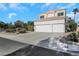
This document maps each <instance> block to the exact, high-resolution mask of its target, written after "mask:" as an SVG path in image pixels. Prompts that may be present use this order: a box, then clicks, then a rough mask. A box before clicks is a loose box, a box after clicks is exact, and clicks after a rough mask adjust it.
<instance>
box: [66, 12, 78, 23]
mask: <svg viewBox="0 0 79 59" xmlns="http://www.w3.org/2000/svg"><path fill="white" fill-rule="evenodd" d="M67 16H68V17H71V18H72V19H74V14H73V12H71V13H69V14H67ZM75 18H76V21H78V22H79V13H77V14H76V17H75Z"/></svg>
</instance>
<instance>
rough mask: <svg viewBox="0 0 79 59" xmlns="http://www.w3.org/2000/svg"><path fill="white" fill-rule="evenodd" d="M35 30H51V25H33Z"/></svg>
mask: <svg viewBox="0 0 79 59" xmlns="http://www.w3.org/2000/svg"><path fill="white" fill-rule="evenodd" d="M35 31H36V32H52V25H46V24H45V25H44V24H43V25H36V26H35Z"/></svg>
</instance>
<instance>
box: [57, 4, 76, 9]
mask: <svg viewBox="0 0 79 59" xmlns="http://www.w3.org/2000/svg"><path fill="white" fill-rule="evenodd" d="M75 4H76V3H67V5H66V6H60V5H58V6H57V9H66V8H71V7H74V6H75Z"/></svg>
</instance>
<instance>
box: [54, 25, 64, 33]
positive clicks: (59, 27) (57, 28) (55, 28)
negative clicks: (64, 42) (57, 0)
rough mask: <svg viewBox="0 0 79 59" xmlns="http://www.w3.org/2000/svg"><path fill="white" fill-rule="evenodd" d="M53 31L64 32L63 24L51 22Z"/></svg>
mask: <svg viewBox="0 0 79 59" xmlns="http://www.w3.org/2000/svg"><path fill="white" fill-rule="evenodd" d="M53 32H65V25H64V24H53Z"/></svg>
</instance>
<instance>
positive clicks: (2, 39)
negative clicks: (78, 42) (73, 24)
mask: <svg viewBox="0 0 79 59" xmlns="http://www.w3.org/2000/svg"><path fill="white" fill-rule="evenodd" d="M62 35H63V33H59V34H58V33H41V32H39V33H38V32H30V33H24V34H14V33H0V55H6V54H9V53H12V52H14V51H16V50H18V49H20V48H23V47H25V46H28V45H30V44H31V45H37V44H38V43H39V42H40V41H42V40H45V39H47V38H48V37H58V36H62Z"/></svg>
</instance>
